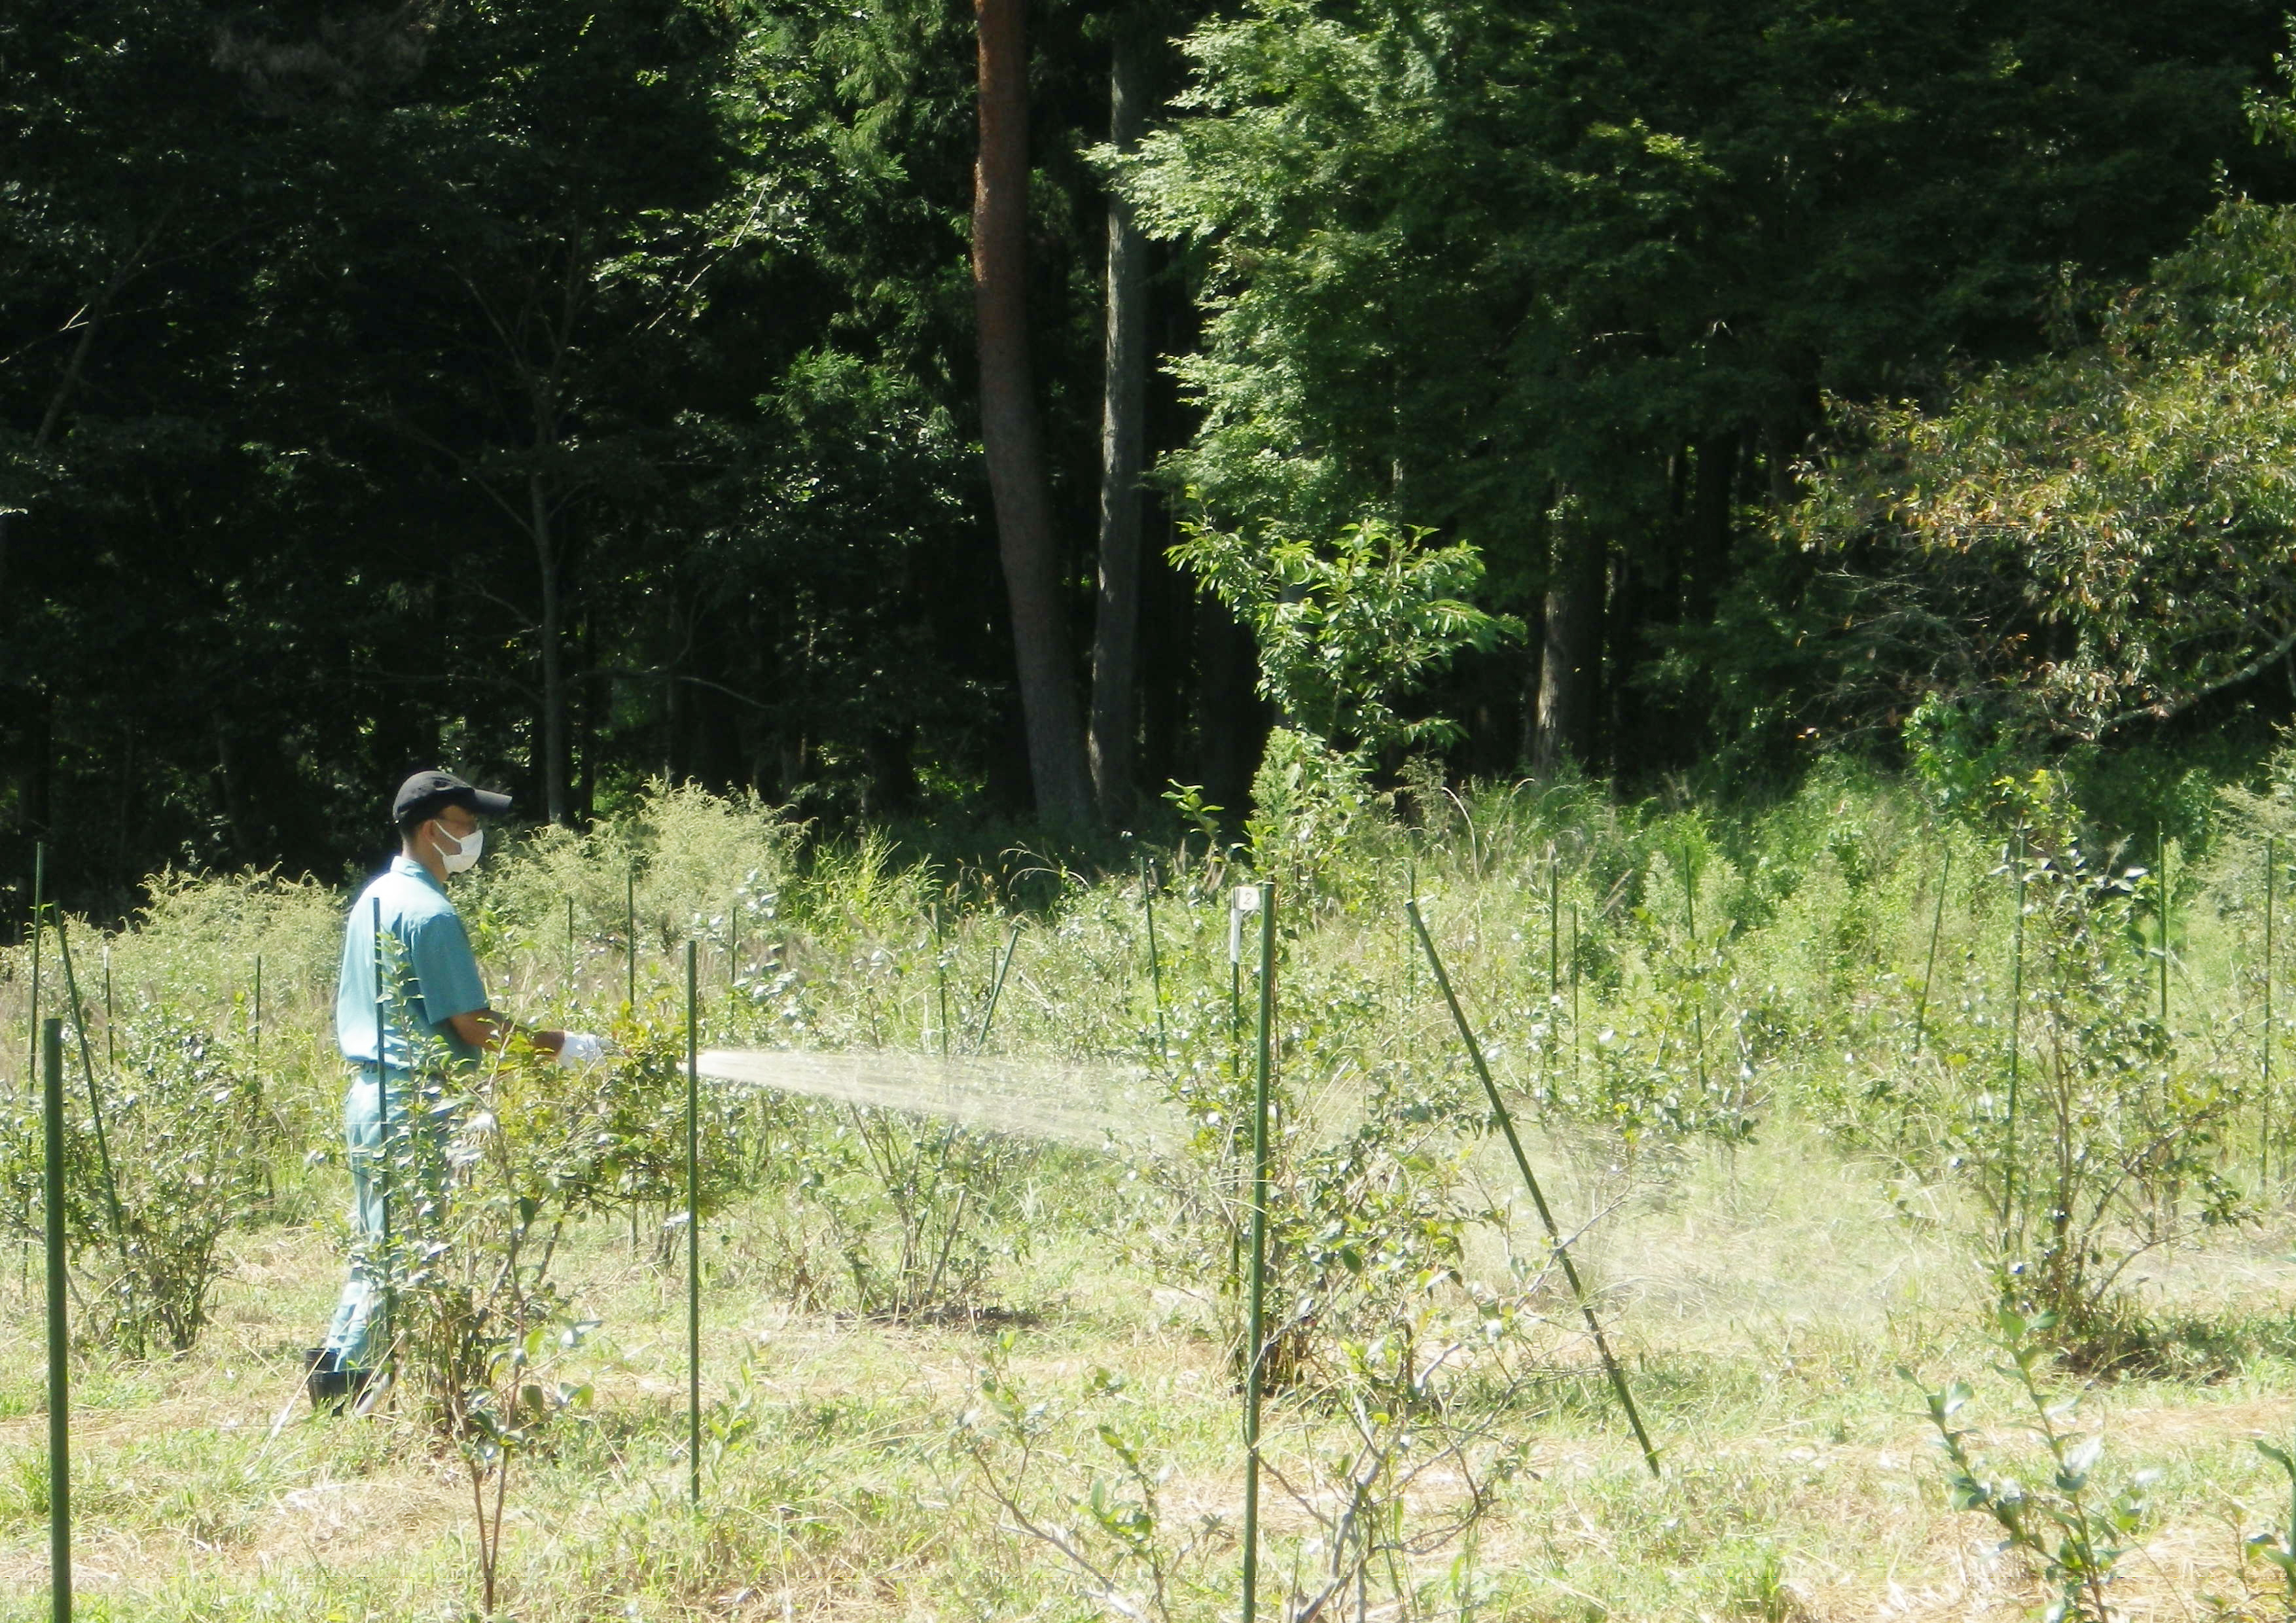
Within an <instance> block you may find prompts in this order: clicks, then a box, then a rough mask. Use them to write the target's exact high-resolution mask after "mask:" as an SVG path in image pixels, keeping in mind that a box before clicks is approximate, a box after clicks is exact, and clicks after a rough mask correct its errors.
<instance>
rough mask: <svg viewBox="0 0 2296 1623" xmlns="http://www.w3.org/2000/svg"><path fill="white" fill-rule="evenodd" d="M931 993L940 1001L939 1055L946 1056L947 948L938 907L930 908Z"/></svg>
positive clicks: (945, 1057) (944, 1057) (943, 1057)
mask: <svg viewBox="0 0 2296 1623" xmlns="http://www.w3.org/2000/svg"><path fill="white" fill-rule="evenodd" d="M932 931H933V993H934V996H936V997H938V998H939V1003H940V1057H941V1058H942V1059H944V1060H945V1059H947V1058H948V950H947V946H946V944H945V943H946V938H944V937H943V936H942V934H941V931H940V909H939V907H938V906H936V907H934V909H933V910H932Z"/></svg>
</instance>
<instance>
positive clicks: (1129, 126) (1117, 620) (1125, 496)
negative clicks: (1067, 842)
mask: <svg viewBox="0 0 2296 1623" xmlns="http://www.w3.org/2000/svg"><path fill="white" fill-rule="evenodd" d="M1112 32H1113V34H1114V45H1113V50H1112V53H1111V60H1110V62H1109V70H1108V139H1109V143H1110V144H1111V146H1113V147H1115V148H1116V150H1117V151H1118V152H1130V151H1131V150H1132V149H1133V147H1134V146H1135V145H1136V144H1137V143H1138V142H1139V139H1140V126H1141V118H1142V113H1143V111H1144V107H1143V103H1144V101H1145V100H1146V97H1145V95H1144V86H1142V84H1141V79H1142V77H1143V68H1144V58H1145V56H1146V52H1145V50H1144V46H1143V41H1142V37H1141V32H1140V29H1139V27H1138V25H1137V24H1136V22H1135V21H1134V20H1132V19H1130V18H1119V19H1118V20H1117V22H1116V26H1115V28H1114V29H1113V30H1112ZM1147 297H1148V258H1147V243H1146V242H1145V241H1144V238H1143V237H1142V235H1141V232H1140V227H1139V226H1138V225H1136V223H1135V222H1134V220H1133V218H1132V210H1131V209H1130V208H1129V207H1128V205H1127V204H1126V203H1125V202H1124V201H1123V199H1121V198H1119V197H1118V196H1116V195H1115V194H1114V193H1111V194H1110V196H1109V200H1108V291H1107V303H1106V306H1105V310H1104V320H1103V339H1102V369H1101V394H1100V590H1099V594H1098V597H1097V600H1096V602H1095V612H1094V618H1093V638H1092V731H1091V734H1090V736H1089V737H1088V738H1087V749H1088V750H1089V751H1090V755H1091V762H1092V787H1093V794H1094V796H1095V798H1096V799H1098V801H1099V802H1100V815H1101V817H1102V818H1103V820H1104V821H1106V822H1108V823H1110V824H1115V823H1118V822H1119V821H1121V820H1122V819H1124V818H1125V817H1128V816H1130V815H1131V813H1132V801H1133V783H1132V779H1133V770H1132V769H1133V734H1134V732H1135V730H1136V715H1137V709H1136V693H1137V692H1138V686H1139V684H1138V665H1139V646H1140V507H1141V497H1140V475H1141V472H1142V463H1143V461H1144V445H1145V434H1144V428H1143V424H1142V418H1143V417H1144V414H1146V411H1147V404H1148V310H1147Z"/></svg>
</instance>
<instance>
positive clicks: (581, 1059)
mask: <svg viewBox="0 0 2296 1623" xmlns="http://www.w3.org/2000/svg"><path fill="white" fill-rule="evenodd" d="M558 1035H559V1036H560V1037H562V1039H563V1040H562V1041H561V1042H560V1044H559V1045H558V1062H559V1063H560V1064H561V1065H575V1066H580V1065H595V1064H596V1063H597V1062H599V1061H600V1060H603V1059H604V1058H605V1057H606V1045H605V1044H603V1043H602V1042H600V1041H599V1040H598V1039H597V1038H596V1037H592V1036H591V1035H590V1034H589V1033H588V1032H586V1031H562V1032H560V1033H559V1034H558Z"/></svg>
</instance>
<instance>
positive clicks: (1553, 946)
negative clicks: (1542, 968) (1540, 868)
mask: <svg viewBox="0 0 2296 1623" xmlns="http://www.w3.org/2000/svg"><path fill="white" fill-rule="evenodd" d="M1560 996H1562V864H1561V863H1560V862H1558V861H1557V860H1556V859H1555V856H1554V841H1552V840H1549V841H1548V842H1547V846H1546V1006H1547V1007H1548V1008H1550V1009H1551V1008H1553V1007H1554V1004H1555V1001H1556V1000H1557V999H1558V998H1559V997H1560Z"/></svg>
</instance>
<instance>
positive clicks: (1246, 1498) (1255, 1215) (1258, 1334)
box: [1243, 880, 1275, 1623]
mask: <svg viewBox="0 0 2296 1623" xmlns="http://www.w3.org/2000/svg"><path fill="white" fill-rule="evenodd" d="M1274 1059H1275V886H1274V885H1272V884H1269V883H1268V882H1267V881H1265V880H1262V881H1260V883H1259V1074H1258V1078H1257V1079H1256V1080H1255V1082H1254V1083H1253V1086H1252V1105H1251V1298H1250V1307H1249V1310H1248V1315H1249V1317H1248V1323H1249V1326H1250V1328H1249V1330H1248V1332H1247V1336H1248V1339H1247V1340H1246V1341H1245V1343H1244V1345H1245V1348H1246V1349H1247V1351H1248V1352H1249V1354H1250V1357H1249V1361H1248V1362H1247V1364H1246V1365H1245V1368H1244V1377H1243V1623H1254V1617H1255V1613H1256V1611H1257V1609H1258V1603H1259V1595H1258V1590H1259V1382H1260V1363H1261V1360H1262V1359H1264V1358H1265V1357H1267V1346H1266V1334H1267V1318H1266V1307H1267V1080H1268V1073H1269V1072H1270V1071H1271V1070H1273V1069H1274Z"/></svg>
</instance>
